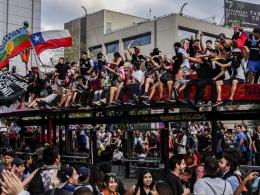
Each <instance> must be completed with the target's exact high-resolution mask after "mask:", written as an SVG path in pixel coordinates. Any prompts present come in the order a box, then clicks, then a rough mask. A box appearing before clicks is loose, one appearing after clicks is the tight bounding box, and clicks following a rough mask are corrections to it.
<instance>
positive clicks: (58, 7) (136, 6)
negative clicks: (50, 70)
mask: <svg viewBox="0 0 260 195" xmlns="http://www.w3.org/2000/svg"><path fill="white" fill-rule="evenodd" d="M241 1H244V2H251V3H257V4H260V0H241ZM184 3H188V4H187V5H186V6H185V8H184V10H183V13H184V15H189V16H193V17H196V18H200V19H207V20H209V21H213V18H214V17H215V21H214V22H216V23H218V24H219V23H220V22H221V19H222V18H223V15H224V8H223V7H224V0H42V30H51V29H63V26H64V23H65V22H68V21H71V20H73V19H75V18H78V17H80V16H83V15H84V14H85V12H84V10H83V9H82V7H81V6H85V7H86V8H87V11H88V13H93V12H96V11H99V10H102V9H109V10H113V11H118V12H122V13H127V14H131V15H136V16H140V17H144V18H147V16H148V13H149V9H150V8H151V10H152V13H151V16H152V17H154V16H156V17H158V16H162V15H166V14H170V13H178V12H179V11H180V9H181V6H182V5H183V4H184Z"/></svg>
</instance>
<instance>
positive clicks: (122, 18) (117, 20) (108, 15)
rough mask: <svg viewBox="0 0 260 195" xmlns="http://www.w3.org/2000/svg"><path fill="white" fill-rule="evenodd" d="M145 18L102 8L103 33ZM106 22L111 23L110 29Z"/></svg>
mask: <svg viewBox="0 0 260 195" xmlns="http://www.w3.org/2000/svg"><path fill="white" fill-rule="evenodd" d="M145 20H146V19H145V18H141V17H137V16H132V15H128V14H123V13H119V12H114V11H110V10H104V34H106V33H109V32H111V31H114V30H117V29H120V28H122V27H126V26H129V25H134V24H137V23H139V22H142V21H145ZM108 23H110V24H111V29H108V26H107V25H108Z"/></svg>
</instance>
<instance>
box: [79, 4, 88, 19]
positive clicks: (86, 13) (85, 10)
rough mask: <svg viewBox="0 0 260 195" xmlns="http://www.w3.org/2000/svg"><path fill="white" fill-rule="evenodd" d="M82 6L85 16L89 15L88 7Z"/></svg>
mask: <svg viewBox="0 0 260 195" xmlns="http://www.w3.org/2000/svg"><path fill="white" fill-rule="evenodd" d="M81 8H82V9H83V10H84V12H85V16H87V15H88V10H87V8H86V7H85V6H83V5H82V6H81Z"/></svg>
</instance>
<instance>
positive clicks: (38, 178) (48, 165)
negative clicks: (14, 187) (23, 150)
mask: <svg viewBox="0 0 260 195" xmlns="http://www.w3.org/2000/svg"><path fill="white" fill-rule="evenodd" d="M42 157H43V162H44V165H43V166H42V167H41V168H39V169H36V170H35V171H34V172H33V173H32V174H31V175H29V176H28V177H27V178H26V179H25V180H24V181H23V184H24V186H26V185H27V184H28V192H30V195H44V193H45V192H47V191H49V190H52V189H53V188H54V185H55V183H56V182H57V183H58V180H57V171H58V167H59V164H60V156H59V152H58V149H57V148H53V147H48V148H45V149H44V151H43V155H42Z"/></svg>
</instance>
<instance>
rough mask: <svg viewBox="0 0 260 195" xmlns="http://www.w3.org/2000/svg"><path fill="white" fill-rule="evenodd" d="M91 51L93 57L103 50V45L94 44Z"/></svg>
mask: <svg viewBox="0 0 260 195" xmlns="http://www.w3.org/2000/svg"><path fill="white" fill-rule="evenodd" d="M89 51H90V55H91V56H92V57H96V56H97V54H98V52H100V51H102V45H97V46H94V47H90V48H89Z"/></svg>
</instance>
